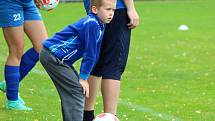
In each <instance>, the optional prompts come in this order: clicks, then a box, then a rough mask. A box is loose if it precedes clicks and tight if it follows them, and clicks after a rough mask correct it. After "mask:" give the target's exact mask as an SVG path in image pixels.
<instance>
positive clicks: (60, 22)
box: [0, 0, 215, 121]
mask: <svg viewBox="0 0 215 121" xmlns="http://www.w3.org/2000/svg"><path fill="white" fill-rule="evenodd" d="M214 4H215V1H214V0H204V1H203V0H183V1H170V0H169V1H153V2H150V1H146V2H141V1H138V2H136V7H137V11H138V13H139V15H140V19H141V23H140V25H139V26H138V27H137V28H136V29H135V30H133V31H132V39H131V48H130V54H129V59H128V64H127V68H126V70H125V73H124V75H123V77H122V80H121V85H122V86H121V95H120V101H119V106H118V117H119V118H120V120H121V121H214V119H215V108H214V107H215V103H214V102H215V95H214V93H215V80H214V79H215V63H214V60H215V47H214V45H215V40H214V35H215V23H214V20H215V16H214V13H215V8H214ZM42 15H43V18H44V21H45V24H46V27H47V30H48V32H49V36H52V35H53V34H54V33H55V32H57V31H59V30H61V29H62V28H63V27H65V26H66V25H68V24H70V23H73V22H75V21H76V20H78V19H80V18H81V17H84V16H85V11H84V8H83V5H82V3H66V4H60V5H59V6H58V7H57V8H56V9H55V10H54V11H52V12H42ZM180 25H187V26H188V27H189V30H188V31H179V30H178V27H179V26H180ZM0 42H1V44H0V48H1V52H0V65H1V68H0V79H1V80H3V78H4V77H3V73H4V71H3V70H4V68H3V67H4V61H5V60H6V55H7V48H6V43H5V41H4V39H3V35H2V33H1V34H0ZM25 44H26V49H27V48H29V47H31V46H30V42H29V40H28V39H27V37H26V40H25ZM76 67H77V68H78V67H79V63H78V64H76ZM20 93H21V96H22V97H23V98H24V99H25V101H26V103H27V105H28V106H30V107H32V108H33V111H32V112H15V111H7V110H6V109H5V95H4V94H3V93H0V121H61V120H62V117H61V108H60V100H59V96H58V94H57V92H56V90H55V88H54V86H53V84H52V82H51V81H50V78H49V77H48V76H47V74H46V73H45V71H44V69H43V68H42V67H41V65H40V64H39V63H38V64H37V66H36V68H34V69H33V71H32V72H31V73H30V74H29V76H27V77H26V78H25V79H24V80H23V83H22V84H21V88H20ZM100 112H102V99H101V94H99V96H98V99H97V103H96V114H99V113H100Z"/></svg>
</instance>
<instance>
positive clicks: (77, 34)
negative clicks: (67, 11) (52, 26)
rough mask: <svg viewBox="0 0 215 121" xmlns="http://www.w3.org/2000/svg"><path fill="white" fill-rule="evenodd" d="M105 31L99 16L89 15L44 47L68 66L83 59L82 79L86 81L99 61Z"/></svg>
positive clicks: (57, 34)
mask: <svg viewBox="0 0 215 121" xmlns="http://www.w3.org/2000/svg"><path fill="white" fill-rule="evenodd" d="M104 29H105V24H103V23H101V22H100V20H99V18H98V17H97V15H95V14H93V13H89V15H88V16H87V17H85V18H82V19H80V20H79V21H78V22H76V23H74V24H71V25H69V26H67V27H66V28H64V29H63V30H62V31H60V32H57V33H56V34H55V35H54V36H53V37H52V38H49V39H47V40H46V41H44V42H43V46H44V47H45V48H47V49H49V50H50V51H51V53H53V55H55V56H56V57H57V58H58V59H59V60H61V61H62V62H65V63H67V64H68V65H72V64H73V63H74V62H76V61H77V60H78V59H80V58H82V63H81V67H80V78H82V79H85V80H86V79H88V77H89V75H90V72H91V71H92V69H93V67H94V65H95V64H96V62H97V60H98V57H99V52H100V46H101V42H102V38H103V34H104Z"/></svg>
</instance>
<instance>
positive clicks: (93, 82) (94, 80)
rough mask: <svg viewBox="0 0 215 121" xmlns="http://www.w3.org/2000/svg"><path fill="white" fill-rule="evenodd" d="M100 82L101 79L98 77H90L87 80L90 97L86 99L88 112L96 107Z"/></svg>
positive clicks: (85, 107)
mask: <svg viewBox="0 0 215 121" xmlns="http://www.w3.org/2000/svg"><path fill="white" fill-rule="evenodd" d="M100 80H101V77H96V76H90V77H89V79H88V80H87V81H88V83H89V88H90V93H89V94H90V95H89V98H86V99H85V106H84V110H86V111H90V110H94V105H95V102H96V96H97V93H98V90H99V85H100Z"/></svg>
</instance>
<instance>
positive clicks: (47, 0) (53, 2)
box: [35, 0, 59, 11]
mask: <svg viewBox="0 0 215 121" xmlns="http://www.w3.org/2000/svg"><path fill="white" fill-rule="evenodd" d="M35 1H36V2H37V4H39V5H40V8H39V9H40V10H44V11H50V10H53V9H54V8H55V7H56V6H57V5H58V3H59V0H35Z"/></svg>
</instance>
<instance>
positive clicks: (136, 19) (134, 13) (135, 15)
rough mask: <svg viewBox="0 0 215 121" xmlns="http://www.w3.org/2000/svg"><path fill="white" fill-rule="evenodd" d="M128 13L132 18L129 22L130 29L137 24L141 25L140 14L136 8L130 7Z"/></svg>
mask: <svg viewBox="0 0 215 121" xmlns="http://www.w3.org/2000/svg"><path fill="white" fill-rule="evenodd" d="M127 14H128V17H129V19H130V22H129V23H128V24H127V26H128V28H129V29H134V28H135V27H136V26H138V25H139V21H140V20H139V15H138V13H137V11H136V10H135V9H130V10H129V9H128V10H127Z"/></svg>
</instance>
